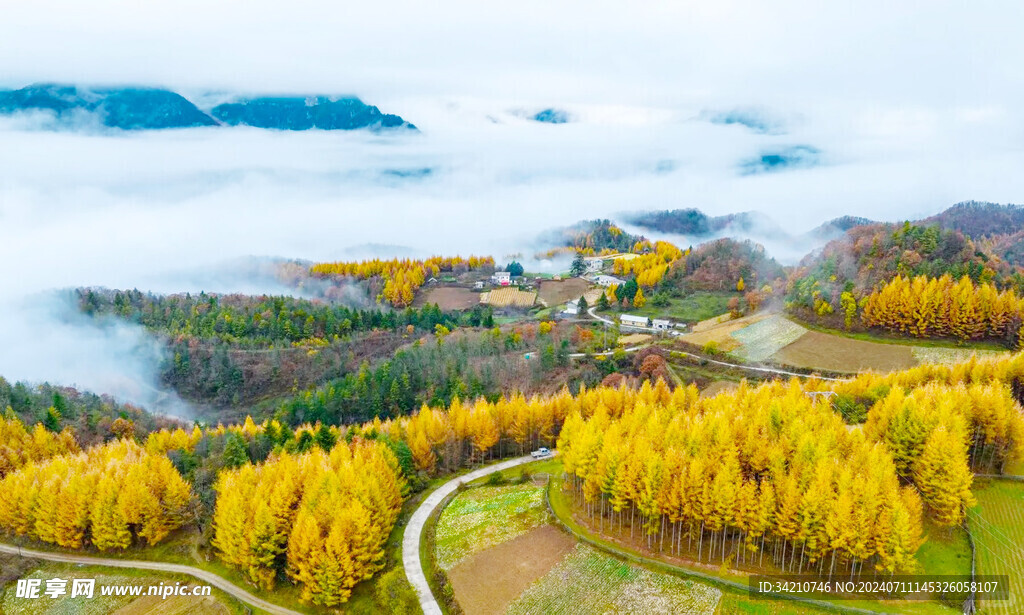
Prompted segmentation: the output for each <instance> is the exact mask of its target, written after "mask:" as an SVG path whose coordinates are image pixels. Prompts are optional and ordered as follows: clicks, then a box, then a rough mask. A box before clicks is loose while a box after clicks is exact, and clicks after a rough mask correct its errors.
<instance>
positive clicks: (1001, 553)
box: [969, 480, 1024, 615]
mask: <svg viewBox="0 0 1024 615" xmlns="http://www.w3.org/2000/svg"><path fill="white" fill-rule="evenodd" d="M974 495H975V497H976V498H977V500H978V505H977V506H975V507H974V508H973V509H972V510H971V513H970V518H969V526H970V529H971V535H972V536H973V537H974V544H975V547H976V549H977V558H978V574H983V575H985V574H988V575H1004V574H1005V575H1009V577H1010V592H1011V598H1012V601H1007V602H989V603H985V602H984V601H982V603H981V607H982V612H983V613H986V614H987V613H993V614H998V615H1002V614H1004V613H1006V614H1010V613H1021V612H1024V483H1019V482H1014V481H1009V480H984V481H978V482H977V484H976V486H975V488H974Z"/></svg>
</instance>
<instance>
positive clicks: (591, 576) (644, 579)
mask: <svg viewBox="0 0 1024 615" xmlns="http://www.w3.org/2000/svg"><path fill="white" fill-rule="evenodd" d="M721 595H722V592H721V590H718V589H716V588H714V587H711V586H709V585H704V584H703V583H697V582H694V581H690V580H685V579H680V578H677V577H673V576H670V575H665V574H659V573H656V572H652V571H650V570H647V569H646V568H641V567H640V566H634V565H631V564H628V563H625V562H623V561H621V560H618V559H615V558H614V557H610V556H608V555H605V554H604V553H601V552H600V551H598V550H596V549H594V548H592V547H589V546H587V545H585V544H577V545H576V548H575V549H574V550H573V551H572V552H570V553H569V554H568V555H567V556H566V557H565V559H563V560H562V561H561V562H559V563H558V564H557V565H556V566H555V567H554V568H552V569H551V571H550V572H548V574H546V575H545V576H544V577H543V578H541V579H540V580H539V581H537V582H536V583H534V584H533V585H531V586H530V587H529V589H527V590H526V591H525V592H523V594H522V595H521V596H520V597H519V598H518V599H517V600H516V601H515V602H513V603H512V604H511V605H510V606H509V609H508V611H507V612H508V613H509V614H510V615H516V614H519V613H523V614H525V613H665V614H671V613H708V614H709V615H710V614H711V613H714V612H715V606H716V605H717V604H718V599H719V598H720V597H721Z"/></svg>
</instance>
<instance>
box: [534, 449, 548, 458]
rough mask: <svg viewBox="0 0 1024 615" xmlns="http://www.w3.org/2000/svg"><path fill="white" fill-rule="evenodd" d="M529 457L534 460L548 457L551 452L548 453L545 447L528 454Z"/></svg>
mask: <svg viewBox="0 0 1024 615" xmlns="http://www.w3.org/2000/svg"><path fill="white" fill-rule="evenodd" d="M530 456H531V457H533V458H534V459H540V458H541V457H550V456H551V451H549V450H548V449H547V448H545V447H541V448H538V449H537V450H535V451H533V452H532V453H530Z"/></svg>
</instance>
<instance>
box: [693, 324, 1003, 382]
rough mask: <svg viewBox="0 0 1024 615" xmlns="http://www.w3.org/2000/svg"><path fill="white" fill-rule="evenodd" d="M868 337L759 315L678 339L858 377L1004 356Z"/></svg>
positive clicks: (753, 358)
mask: <svg viewBox="0 0 1024 615" xmlns="http://www.w3.org/2000/svg"><path fill="white" fill-rule="evenodd" d="M864 337H865V336H858V337H854V336H849V335H840V334H838V333H825V332H822V331H818V330H814V329H808V328H806V327H804V326H802V325H800V324H798V323H795V322H793V321H792V320H790V319H788V318H786V317H785V316H783V315H781V314H765V313H759V314H754V315H751V316H745V317H743V318H737V319H734V320H733V319H729V318H728V314H723V315H722V316H720V317H718V318H711V319H708V320H705V321H702V322H700V323H698V324H697V325H695V326H694V327H693V331H692V332H691V333H689V334H686V335H684V336H682V337H681V338H680V339H681V340H683V341H685V342H688V343H690V344H695V345H697V346H704V345H705V344H707V343H708V342H714V343H715V344H716V345H717V346H718V348H719V350H721V351H724V352H728V353H730V354H732V355H733V356H735V357H736V358H738V359H742V360H745V361H752V362H765V361H770V362H773V363H777V364H780V365H784V366H789V367H796V368H803V369H811V370H824V371H830V372H839V373H851V374H852V373H856V372H860V371H865V370H871V371H876V372H888V371H893V370H899V369H906V368H909V367H913V366H915V365H920V364H922V363H956V362H960V361H965V360H967V359H969V358H970V357H971V355H977V356H979V357H993V356H1001V355H1004V354H1007V352H1006V351H1001V350H994V349H979V348H946V347H941V346H935V345H920V344H914V343H906V344H900V343H895V342H893V341H890V340H884V341H882V340H880V341H869V340H868V339H863V338H864Z"/></svg>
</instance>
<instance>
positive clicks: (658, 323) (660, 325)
mask: <svg viewBox="0 0 1024 615" xmlns="http://www.w3.org/2000/svg"><path fill="white" fill-rule="evenodd" d="M651 326H652V327H653V328H654V329H656V330H658V331H668V330H669V329H671V328H672V321H671V320H666V319H664V318H655V319H653V320H652V321H651Z"/></svg>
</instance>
